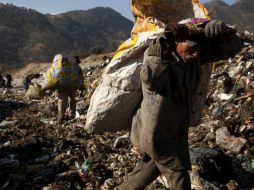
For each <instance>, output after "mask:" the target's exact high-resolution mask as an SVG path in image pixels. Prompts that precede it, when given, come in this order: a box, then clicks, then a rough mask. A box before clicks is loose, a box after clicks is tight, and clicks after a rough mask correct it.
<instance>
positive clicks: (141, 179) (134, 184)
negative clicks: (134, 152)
mask: <svg viewBox="0 0 254 190" xmlns="http://www.w3.org/2000/svg"><path fill="white" fill-rule="evenodd" d="M159 175H160V171H159V169H158V168H157V167H156V165H155V162H154V161H153V160H150V161H149V162H144V161H142V162H141V163H139V164H137V166H136V167H135V168H134V170H133V171H132V172H131V173H130V174H129V175H128V176H127V181H125V182H124V183H123V184H122V185H120V186H118V187H116V190H143V189H144V188H145V187H146V186H147V185H149V184H150V183H152V182H153V181H154V180H155V179H156V178H157V177H158V176H159Z"/></svg>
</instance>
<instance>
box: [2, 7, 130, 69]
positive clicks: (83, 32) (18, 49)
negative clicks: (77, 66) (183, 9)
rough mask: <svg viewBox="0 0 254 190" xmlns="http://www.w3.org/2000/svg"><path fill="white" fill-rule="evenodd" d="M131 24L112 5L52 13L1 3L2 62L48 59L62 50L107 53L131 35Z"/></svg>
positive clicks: (20, 62) (13, 62) (62, 51)
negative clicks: (110, 6)
mask: <svg viewBox="0 0 254 190" xmlns="http://www.w3.org/2000/svg"><path fill="white" fill-rule="evenodd" d="M132 26H133V22H131V21H130V20H128V19H126V18H125V17H123V16H121V14H120V13H117V12H116V11H114V10H113V9H111V8H109V7H107V8H103V7H97V8H93V9H89V10H87V11H83V10H78V11H69V12H66V13H61V14H57V15H50V14H42V13H39V12H38V11H36V10H33V9H26V8H24V7H17V6H14V5H12V4H3V3H0V33H1V35H0V42H1V43H0V55H1V57H2V59H1V62H0V65H3V64H5V65H19V64H24V63H30V62H44V61H49V60H51V59H52V57H53V56H54V55H55V54H57V53H59V52H61V53H68V54H75V55H80V56H81V57H86V56H88V55H90V54H93V53H102V52H103V53H108V52H111V51H114V50H115V49H116V48H117V46H118V45H119V44H120V43H121V42H122V41H124V40H125V39H127V38H128V37H129V35H130V31H131V28H132Z"/></svg>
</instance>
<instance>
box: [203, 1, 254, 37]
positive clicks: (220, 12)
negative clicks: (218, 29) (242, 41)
mask: <svg viewBox="0 0 254 190" xmlns="http://www.w3.org/2000/svg"><path fill="white" fill-rule="evenodd" d="M205 6H206V7H207V8H208V10H212V9H213V8H214V7H216V10H215V12H214V13H213V14H212V17H213V18H217V19H222V20H224V21H225V22H226V23H228V24H232V25H236V26H237V28H238V30H240V31H245V30H248V31H250V32H254V23H253V19H254V11H253V10H254V1H253V0H238V1H236V3H235V4H233V5H227V4H226V3H225V2H223V1H222V0H212V1H210V2H208V3H206V4H205Z"/></svg>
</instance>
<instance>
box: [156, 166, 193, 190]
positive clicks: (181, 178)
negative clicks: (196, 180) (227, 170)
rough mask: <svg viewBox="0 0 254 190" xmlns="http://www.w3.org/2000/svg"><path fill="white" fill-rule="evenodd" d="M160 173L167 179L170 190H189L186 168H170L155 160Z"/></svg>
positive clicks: (189, 184) (188, 177)
mask: <svg viewBox="0 0 254 190" xmlns="http://www.w3.org/2000/svg"><path fill="white" fill-rule="evenodd" d="M156 165H157V167H158V168H159V170H160V172H161V174H162V175H163V176H165V178H166V179H167V183H168V186H169V188H170V190H191V182H190V176H189V172H188V170H187V169H186V170H171V169H169V168H168V167H167V166H163V165H161V164H159V163H157V162H156Z"/></svg>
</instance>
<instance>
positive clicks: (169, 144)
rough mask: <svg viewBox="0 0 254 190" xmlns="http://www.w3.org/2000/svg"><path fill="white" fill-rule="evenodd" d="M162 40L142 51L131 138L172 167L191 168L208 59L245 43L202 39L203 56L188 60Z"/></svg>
mask: <svg viewBox="0 0 254 190" xmlns="http://www.w3.org/2000/svg"><path fill="white" fill-rule="evenodd" d="M162 39H165V37H164V36H160V37H158V38H157V39H156V40H154V41H153V42H152V43H151V44H150V46H149V48H148V49H147V50H146V52H145V55H144V63H143V66H142V68H141V73H140V76H141V81H142V91H143V101H142V104H141V107H140V109H139V110H138V111H137V113H136V115H135V116H134V118H133V123H132V131H131V141H132V143H133V145H134V146H136V147H138V148H139V149H140V150H141V151H143V152H145V153H147V154H148V155H149V156H150V157H152V159H154V160H155V161H157V162H159V163H161V164H163V165H166V166H168V167H169V168H171V169H174V170H180V169H190V161H189V151H188V128H189V126H190V125H192V126H195V125H197V124H198V123H199V121H200V119H201V115H202V109H203V107H204V103H205V99H206V94H207V88H208V83H209V80H210V73H211V64H205V63H208V62H211V61H216V60H219V59H226V58H229V57H230V56H234V55H235V54H236V53H237V52H238V51H239V50H240V49H241V43H240V40H239V39H238V38H237V37H236V36H233V37H232V38H231V39H230V40H228V41H227V42H226V43H225V42H220V43H218V42H216V43H214V44H213V42H209V43H208V42H207V43H204V41H200V45H201V49H200V50H201V52H200V54H199V59H198V60H197V61H196V62H190V63H186V62H184V61H183V60H182V59H181V58H180V57H179V56H178V54H177V52H175V48H172V47H171V46H169V45H165V44H163V43H164V42H163V40H162Z"/></svg>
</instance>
